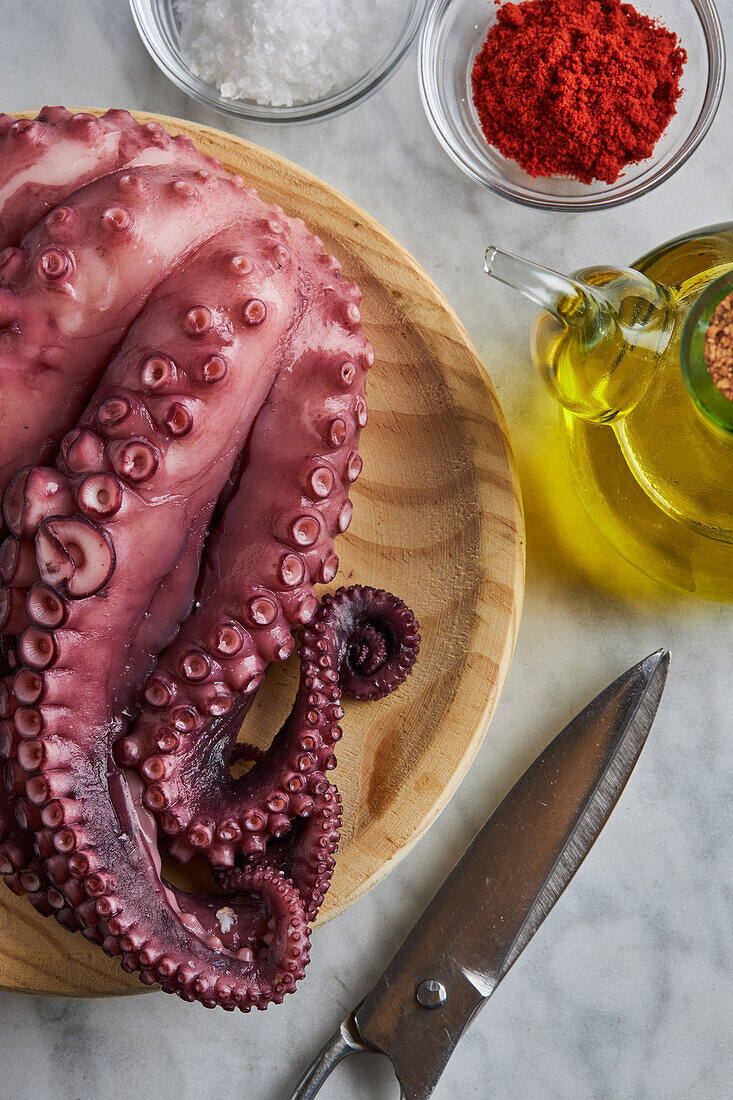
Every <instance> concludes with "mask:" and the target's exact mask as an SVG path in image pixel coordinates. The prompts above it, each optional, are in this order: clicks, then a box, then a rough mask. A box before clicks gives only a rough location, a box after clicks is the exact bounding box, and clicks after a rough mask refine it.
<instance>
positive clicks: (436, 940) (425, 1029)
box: [354, 650, 669, 1100]
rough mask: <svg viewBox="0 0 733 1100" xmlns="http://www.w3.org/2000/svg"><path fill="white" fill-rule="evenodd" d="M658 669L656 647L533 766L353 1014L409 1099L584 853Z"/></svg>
mask: <svg viewBox="0 0 733 1100" xmlns="http://www.w3.org/2000/svg"><path fill="white" fill-rule="evenodd" d="M668 665H669V653H667V652H664V651H661V650H660V651H659V652H658V653H654V654H652V655H651V656H650V657H647V658H646V659H645V660H643V661H640V662H639V664H638V665H635V666H634V667H633V668H631V669H629V670H628V672H625V673H624V674H623V676H620V677H619V679H618V680H616V681H614V683H613V684H611V685H610V686H609V687H608V688H606V690H605V691H603V692H602V693H601V694H600V695H599V696H597V697H596V698H595V699H594V700H593V702H591V703H589V705H588V706H587V707H586V708H585V709H584V710H583V711H581V713H580V714H579V715H578V716H577V717H576V718H574V719H573V721H572V722H570V724H569V725H568V726H566V727H565V729H564V730H563V731H562V733H560V734H559V735H558V736H557V737H556V738H555V740H554V741H553V742H552V743H551V744H550V745H549V746H548V747H547V748H546V749H545V751H544V752H543V753H542V754H541V755H540V756H539V757H538V758H537V760H535V762H534V763H533V764H532V765H531V766H530V768H529V769H528V770H527V771H526V772H525V773H524V775H523V776H522V778H521V779H520V780H519V781H518V782H517V783H516V785H515V786H514V788H513V789H512V790H511V791H510V793H509V794H508V795H507V797H506V798H505V799H504V801H503V802H502V803H501V805H500V806H499V808H498V809H497V810H496V811H495V812H494V814H492V816H491V817H490V818H489V820H488V821H487V822H486V824H485V825H484V827H483V828H482V829H481V831H480V832H479V833H478V835H477V836H476V838H475V839H474V840H473V842H472V843H471V845H470V847H469V848H468V849H467V851H466V852H465V854H464V855H463V857H462V858H461V859H460V860H459V862H458V863H457V864H456V866H455V867H454V869H453V871H451V873H450V875H449V876H448V878H447V879H446V881H445V882H444V883H443V885H442V886H441V888H440V890H439V891H438V893H437V894H436V896H435V897H434V898H433V900H432V902H431V903H430V905H429V906H428V908H427V909H426V910H425V912H424V913H423V915H422V916H421V917H420V919H419V920H418V922H417V924H416V925H415V927H414V928H413V929H412V931H411V932H410V933H409V935H408V937H407V939H406V940H405V941H404V943H403V944H402V946H401V947H400V948H399V950H398V951H397V954H396V955H395V957H394V959H393V960H392V962H391V963H390V964H389V966H388V967H387V969H386V971H385V972H384V974H383V975H382V977H381V978H380V979H379V981H378V982H377V984H376V986H375V987H374V989H373V990H372V992H371V993H370V994H369V996H368V997H367V998H366V1000H365V1001H364V1002H363V1003H362V1005H361V1006H360V1007H359V1009H358V1010H357V1012H356V1014H355V1017H354V1021H355V1024H356V1027H357V1029H358V1032H359V1034H360V1035H361V1037H362V1038H363V1039H364V1040H365V1041H366V1042H367V1043H369V1044H371V1046H373V1047H375V1048H376V1049H377V1050H381V1051H383V1052H384V1053H385V1054H387V1055H388V1056H389V1058H391V1060H392V1062H393V1064H394V1067H395V1072H396V1073H397V1077H398V1079H399V1081H400V1084H401V1086H402V1089H403V1093H404V1096H405V1097H406V1098H407V1100H423V1098H425V1097H429V1096H430V1095H431V1094H432V1092H433V1089H434V1088H435V1085H436V1084H437V1082H438V1079H439V1077H440V1074H441V1073H442V1071H443V1069H444V1068H445V1065H446V1063H447V1061H448V1059H449V1057H450V1055H451V1053H452V1052H453V1049H454V1048H455V1046H456V1044H457V1042H458V1040H459V1039H460V1037H461V1035H462V1034H463V1032H464V1030H465V1028H466V1026H467V1025H468V1023H469V1021H470V1020H471V1017H472V1016H473V1015H474V1013H475V1012H476V1011H477V1009H478V1008H479V1007H480V1006H481V1005H482V1004H483V1002H484V1001H485V1000H486V998H487V997H489V996H490V995H491V993H492V992H493V991H494V989H495V988H496V986H497V985H498V983H499V982H500V981H501V979H502V978H503V977H504V975H505V974H506V973H507V971H508V970H509V968H510V966H511V965H512V964H513V963H514V961H515V960H516V959H517V958H518V956H519V955H520V954H521V952H522V951H523V950H524V948H525V947H526V945H527V943H528V942H529V940H530V939H531V938H532V936H533V935H534V933H535V932H536V931H537V929H538V928H539V926H540V924H541V923H542V921H543V920H544V918H545V917H546V916H547V914H548V913H549V911H550V909H551V908H552V906H553V905H554V904H555V902H556V901H557V899H558V897H559V896H560V894H561V893H562V891H563V890H564V889H565V887H566V886H567V885H568V883H569V882H570V880H571V878H572V877H573V875H574V874H575V871H576V870H577V869H578V867H579V866H580V864H581V863H582V861H583V859H584V858H585V856H586V855H587V853H588V851H589V850H590V848H591V846H592V845H593V842H594V841H595V839H596V837H597V836H598V834H599V833H600V831H601V829H602V828H603V826H604V824H605V823H606V821H607V820H608V817H609V815H610V813H611V811H612V810H613V807H614V806H615V804H616V801H617V799H618V797H619V795H620V794H621V791H622V790H623V788H624V785H625V783H626V781H627V779H628V777H629V775H630V774H631V771H632V769H633V767H634V764H635V763H636V760H637V758H638V755H639V753H640V752H641V749H642V747H643V745H644V741H645V739H646V736H647V734H648V732H649V729H650V727H651V724H652V721H653V719H654V715H655V714H656V711H657V707H658V705H659V700H660V698H661V694H662V689H663V687H664V682H665V679H666V675H667V668H668ZM431 980H432V981H433V982H436V983H438V984H439V986H440V987H442V989H443V990H444V991H445V1002H444V1004H442V1005H438V1006H437V1007H433V1008H426V1007H423V1005H422V1004H421V1003H420V1002H419V1000H418V990H419V989H420V987H421V986H422V985H423V983H424V982H426V981H431ZM424 990H425V987H424V986H423V991H424ZM420 996H421V997H422V1000H423V1001H425V1000H430V996H425V993H424V992H423V993H422V994H421V995H420ZM440 998H441V993H440V989H438V990H437V993H436V992H433V994H432V999H437V1000H440Z"/></svg>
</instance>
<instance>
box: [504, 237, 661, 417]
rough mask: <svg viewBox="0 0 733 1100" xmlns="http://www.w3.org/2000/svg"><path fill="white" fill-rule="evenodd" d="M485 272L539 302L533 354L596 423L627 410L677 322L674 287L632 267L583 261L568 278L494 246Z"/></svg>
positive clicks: (571, 404) (566, 398)
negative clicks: (586, 265)
mask: <svg viewBox="0 0 733 1100" xmlns="http://www.w3.org/2000/svg"><path fill="white" fill-rule="evenodd" d="M484 271H485V272H486V274H487V275H489V276H490V277H491V278H493V279H498V280H499V281H500V282H502V283H505V284H506V285H508V286H511V287H513V288H514V289H515V290H518V291H520V292H521V293H522V294H524V295H525V296H526V297H528V298H530V299H531V300H532V301H534V302H535V303H536V304H537V305H539V306H540V312H539V313H538V315H537V317H536V319H535V322H534V326H533V330H532V360H533V362H534V364H535V366H536V367H537V369H538V371H539V373H540V376H541V377H542V379H543V380H544V382H545V384H546V385H547V387H548V389H549V390H550V392H551V393H552V395H553V397H555V399H556V400H557V401H559V402H560V404H561V405H563V406H564V407H565V408H566V409H568V410H569V411H570V412H572V413H574V414H575V415H576V416H580V417H582V418H583V419H585V420H590V421H593V422H595V423H606V424H607V423H612V422H614V421H617V420H621V419H623V418H624V417H625V416H627V415H628V413H629V412H630V411H631V410H632V409H633V408H634V407H635V406H636V405H637V404H638V402H639V401H640V400H641V398H642V397H643V395H644V394H645V392H646V391H647V389H648V387H649V385H650V384H651V382H652V380H653V378H654V375H655V373H656V370H657V367H658V365H659V358H660V356H661V355H662V354H663V352H664V350H665V349H666V347H667V346H668V344H669V340H670V338H671V335H672V331H673V329H674V325H675V304H674V300H673V296H672V294H671V292H670V291H669V290H668V288H666V287H663V286H660V285H659V284H657V283H655V282H653V281H652V280H651V279H649V278H647V276H646V275H643V274H642V273H641V272H639V271H635V270H634V269H633V268H615V267H594V268H585V269H583V270H582V271H579V272H576V274H575V275H574V276H573V277H568V276H566V275H562V274H560V273H559V272H558V271H553V270H551V269H550V268H546V267H542V266H540V265H539V264H536V263H534V262H533V261H531V260H526V259H524V258H523V257H521V256H515V255H512V254H511V253H510V252H505V251H504V250H503V249H501V248H497V247H496V246H494V245H491V246H489V248H487V250H486V253H485V257H484Z"/></svg>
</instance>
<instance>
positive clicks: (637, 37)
mask: <svg viewBox="0 0 733 1100" xmlns="http://www.w3.org/2000/svg"><path fill="white" fill-rule="evenodd" d="M724 75H725V46H724V42H723V33H722V29H721V25H720V19H719V17H718V13H717V11H716V8H715V4H714V3H713V0H638V8H637V7H635V6H632V4H630V3H627V2H624V0H517V2H516V3H512V2H503V0H434V2H433V4H432V7H431V8H430V10H429V11H428V13H427V16H426V19H425V22H424V24H423V30H422V36H421V43H420V91H421V96H422V100H423V105H424V107H425V111H426V113H427V116H428V120H429V122H430V124H431V126H432V128H433V130H434V132H435V135H436V137H437V138H438V140H439V141H440V143H441V144H442V145H443V147H444V148H445V149H446V151H447V152H448V153H449V154H450V156H451V157H452V158H453V160H454V161H455V162H456V164H457V165H458V166H459V167H460V168H462V169H463V171H464V172H466V173H467V175H469V176H471V177H472V178H473V179H474V180H476V181H477V182H478V183H480V184H482V185H483V186H484V187H486V188H488V189H489V190H492V191H494V192H496V193H497V194H499V195H502V196H503V197H504V198H507V199H512V200H514V201H515V202H521V203H524V204H526V205H528V206H535V207H540V208H544V209H546V210H568V211H579V210H599V209H603V208H606V207H610V206H616V205H618V204H619V203H623V202H628V201H630V200H631V199H634V198H637V197H638V196H639V195H643V194H645V193H646V192H647V191H650V190H651V189H652V188H654V187H656V186H658V185H659V184H660V183H662V182H663V181H664V180H666V179H668V178H669V177H670V176H671V175H672V174H673V173H674V172H676V171H677V169H678V168H679V167H680V166H681V165H682V164H684V162H685V161H686V160H687V158H688V157H689V156H690V155H691V153H692V152H693V151H694V150H695V149H696V148H697V146H698V145H699V144H700V142H701V141H702V139H703V138H704V136H705V134H706V133H707V131H708V129H709V128H710V125H711V123H712V121H713V118H714V117H715V112H716V110H717V108H718V104H719V103H720V98H721V95H722V91H723V81H724Z"/></svg>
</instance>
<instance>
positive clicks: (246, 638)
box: [117, 279, 371, 866]
mask: <svg viewBox="0 0 733 1100" xmlns="http://www.w3.org/2000/svg"><path fill="white" fill-rule="evenodd" d="M323 299H324V300H323V305H322V311H323V315H322V317H321V318H319V315H318V309H317V308H314V307H312V308H311V311H310V314H309V319H308V322H307V323H304V326H303V328H302V329H301V331H300V332H299V334H298V340H299V341H305V344H306V349H307V348H309V347H312V346H315V347H317V348H318V349H319V350H318V352H311V351H309V350H305V351H304V353H303V355H302V357H301V358H300V360H299V361H298V362H296V363H295V364H294V366H293V368H292V370H290V371H289V372H287V373H286V374H283V375H282V376H281V377H280V378H279V379H278V380H277V381H276V383H275V385H274V386H273V389H272V391H271V393H270V395H269V397H268V401H267V403H266V404H265V405H264V406H263V409H262V410H261V412H260V413H259V415H258V417H257V420H256V421H255V425H254V428H253V431H252V434H251V436H250V439H249V442H248V447H247V462H246V465H245V468H244V470H243V472H242V474H241V479H240V483H239V487H238V490H237V492H236V494H235V496H234V497H233V498H232V500H231V501H230V503H229V505H228V507H227V508H226V511H225V513H224V516H223V518H222V520H221V521H220V523H219V525H218V527H217V529H216V530H215V532H214V533H213V534H212V536H211V538H210V540H209V543H208V546H207V551H206V554H205V559H204V564H203V569H202V583H201V586H200V589H199V592H198V600H199V603H200V604H201V609H200V610H199V611H198V612H197V614H196V615H195V616H192V617H191V619H189V620H188V621H187V622H186V623H184V625H183V627H182V629H181V631H180V633H179V635H178V637H177V638H176V640H175V642H174V643H173V645H172V646H171V647H170V648H169V650H166V651H165V652H164V653H163V654H162V655H161V657H160V659H159V661H158V665H157V668H156V672H155V674H154V676H153V678H152V679H151V681H150V683H149V684H148V686H147V688H146V705H145V706H144V707H143V709H142V712H141V714H140V716H139V717H138V719H137V721H136V723H135V725H134V727H133V728H132V729H131V731H130V733H129V734H128V735H127V737H126V738H125V739H124V741H123V742H122V743H121V744H120V745H119V746H118V748H117V752H118V759H119V760H121V761H122V762H124V763H125V764H128V765H132V766H135V767H136V768H137V770H138V771H139V773H140V775H141V778H142V779H143V782H144V783H145V785H146V793H145V801H146V805H147V806H148V807H149V808H150V809H152V810H153V811H154V812H156V813H157V814H158V816H159V818H160V820H161V822H162V825H163V828H164V829H165V830H166V831H167V832H168V833H169V834H170V835H171V836H172V837H174V839H173V840H172V841H171V844H170V853H171V855H172V856H174V858H176V859H179V860H181V861H185V860H186V859H189V858H190V857H191V856H192V855H194V854H195V853H197V852H202V851H206V852H207V853H208V855H209V856H210V858H211V859H212V861H213V862H214V863H215V865H217V866H228V865H231V863H232V862H233V859H234V857H235V855H236V853H237V852H241V853H243V854H245V855H252V854H256V853H257V852H259V851H262V850H263V849H264V845H265V843H266V840H267V838H268V836H270V835H278V832H279V831H280V830H282V829H284V828H285V827H286V825H287V827H289V824H288V822H289V819H288V818H284V817H283V811H282V810H278V809H277V807H278V806H280V804H281V803H282V805H283V807H285V806H287V805H288V804H289V802H294V804H297V801H298V800H297V799H293V798H289V797H288V796H287V794H283V792H281V791H276V790H275V788H273V791H272V797H271V798H270V799H269V802H270V804H271V805H270V808H269V809H268V806H267V804H266V803H267V801H268V799H267V796H266V795H265V796H264V797H263V798H262V799H261V800H260V802H259V803H258V804H257V805H254V804H251V805H250V804H249V802H247V804H246V805H245V806H241V805H240V804H239V801H240V792H239V787H238V786H237V784H236V783H235V782H234V781H233V779H232V777H231V775H230V774H229V772H228V767H229V765H230V764H231V752H232V743H233V741H234V739H235V738H236V730H237V728H238V724H239V723H240V722H241V720H242V718H243V717H244V714H245V713H246V710H247V709H248V706H249V703H250V702H251V698H252V694H253V693H254V692H255V691H256V689H257V687H258V686H259V684H260V682H261V680H262V676H263V673H264V671H265V669H266V667H267V665H268V664H269V663H270V661H272V660H282V659H284V658H286V657H287V656H289V655H290V653H291V652H292V650H293V646H294V643H293V640H292V637H291V633H290V631H291V628H292V627H295V626H298V625H300V624H301V623H303V622H307V621H309V620H310V619H311V618H312V616H313V614H314V612H315V609H316V607H317V601H316V598H315V595H314V589H313V585H314V583H315V582H317V581H320V582H323V581H330V580H332V579H333V576H334V575H335V572H336V569H337V565H338V560H337V558H336V555H335V553H334V550H333V543H334V538H335V537H336V536H337V535H338V534H339V533H340V532H342V531H343V530H345V529H346V527H347V526H348V522H349V520H350V518H351V505H350V502H349V500H348V488H349V486H350V484H351V483H352V482H353V480H354V479H355V477H356V476H357V475H358V472H359V470H360V468H361V463H360V459H359V455H358V439H359V432H360V429H361V426H362V422H363V420H364V418H365V415H366V403H365V400H364V383H365V377H366V370H367V368H368V366H369V363H370V359H371V356H370V348H369V345H367V344H366V341H365V340H364V338H363V335H361V332H360V330H358V331H356V330H355V323H354V322H353V321H349V320H348V313H347V310H348V306H349V305H352V304H353V290H352V289H350V288H345V289H344V290H339V291H337V289H336V287H334V286H333V284H332V280H330V279H329V280H327V283H326V288H325V290H324V295H323ZM334 299H335V301H334ZM317 304H318V303H317V302H316V306H317ZM334 314H335V317H336V320H337V321H339V320H340V321H341V324H340V325H339V324H337V325H334V324H333V323H328V322H330V319H331V318H332V317H333V315H334ZM345 318H346V321H345V323H344V319H345ZM316 326H319V328H318V329H317V328H316ZM304 390H305V392H308V393H309V394H310V401H309V404H308V408H307V410H306V411H305V412H304V409H303V401H302V392H303V391H304ZM284 435H288V436H289V438H290V446H289V448H288V451H287V454H286V455H284V456H283V457H275V456H273V455H272V451H271V447H270V440H271V439H272V438H273V437H274V438H277V437H278V436H284ZM275 501H276V502H277V505H278V506H277V508H276V510H275V520H274V523H273V518H272V514H273V502H275ZM332 709H333V708H332ZM335 709H339V708H335ZM161 743H162V744H163V745H164V751H162V752H161V749H160V744H161ZM203 745H208V746H210V747H209V748H208V750H207V752H206V754H205V755H206V756H207V757H211V758H214V757H215V758H216V759H217V760H218V762H219V766H218V767H217V768H216V769H215V770H214V769H213V768H212V767H211V765H210V764H209V765H208V766H207V768H206V774H207V780H203V779H202V777H201V776H199V777H197V781H196V783H194V784H193V785H192V782H191V774H190V773H191V769H192V763H191V761H192V759H194V758H197V757H199V756H200V754H201V751H202V746H203ZM291 766H295V765H294V763H293V764H292V765H291ZM222 784H223V786H222ZM275 787H276V785H275ZM308 799H310V795H309V796H308ZM214 805H216V811H214V808H213V807H214ZM273 807H275V808H273ZM273 830H274V832H273Z"/></svg>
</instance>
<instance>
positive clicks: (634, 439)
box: [485, 224, 733, 601]
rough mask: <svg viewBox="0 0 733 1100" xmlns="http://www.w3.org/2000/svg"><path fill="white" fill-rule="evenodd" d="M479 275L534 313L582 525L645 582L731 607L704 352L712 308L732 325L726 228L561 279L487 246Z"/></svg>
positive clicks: (732, 230)
mask: <svg viewBox="0 0 733 1100" xmlns="http://www.w3.org/2000/svg"><path fill="white" fill-rule="evenodd" d="M485 271H486V273H487V274H488V275H490V276H492V277H493V278H496V279H499V280H500V281H501V282H504V283H506V284H508V285H509V286H512V287H514V288H515V289H517V290H520V291H522V292H523V293H524V294H525V295H527V296H528V297H529V298H531V299H533V300H534V301H535V302H536V303H537V304H538V305H539V306H540V307H541V309H540V312H539V313H538V314H537V316H536V318H535V321H534V325H533V328H532V335H531V352H532V359H533V362H534V364H535V366H536V367H537V369H538V371H539V373H540V375H541V377H542V378H543V380H544V382H545V384H546V386H547V387H548V389H549V390H550V392H551V393H552V395H553V396H554V397H555V398H556V400H557V401H558V402H559V403H560V405H561V428H562V434H563V437H564V441H565V445H566V453H567V457H568V459H569V463H570V469H571V473H572V478H573V481H574V482H575V486H576V488H577V490H578V492H579V494H580V497H581V500H582V501H583V504H584V505H585V508H586V510H587V511H588V513H589V514H590V516H591V518H592V519H593V520H594V522H595V523H596V525H597V526H598V527H599V528H600V529H601V531H602V532H603V534H604V535H605V536H606V537H607V538H608V539H609V541H610V542H611V543H612V544H613V545H614V546H615V547H616V549H617V550H619V551H620V552H621V553H622V554H623V555H624V556H625V557H626V558H627V559H628V560H630V561H632V562H633V563H634V564H635V565H636V566H638V567H639V568H640V569H641V570H642V571H644V572H645V573H647V574H648V575H650V576H652V577H654V578H656V579H658V580H662V581H665V582H667V583H669V584H672V585H674V586H676V587H677V588H681V589H683V590H685V591H687V592H689V593H692V594H694V595H697V596H701V597H703V598H706V599H713V600H729V601H733V389H731V388H730V387H729V386H728V383H727V382H725V381H721V379H720V378H719V377H718V378H717V383H716V380H714V377H713V373H714V372H711V370H710V369H709V354H708V353H709V348H710V344H709V340H710V336H709V335H708V344H707V345H706V334H708V329H710V326H711V321H712V319H713V317H714V316H715V317H716V318H717V317H720V316H722V314H721V310H720V309H719V308H718V307H719V306H720V307H721V309H723V310H725V309H727V308H728V305H730V306H731V315H732V316H733V298H731V299H730V302H729V303H726V299H728V297H729V296H730V295H733V224H727V225H719V226H713V227H711V228H709V229H702V230H699V231H698V232H696V233H692V234H688V235H686V236H683V237H679V238H676V239H675V240H673V241H670V242H668V243H667V244H665V245H662V246H661V247H660V248H658V249H655V250H654V251H653V252H651V253H648V254H647V255H646V256H644V257H643V258H642V259H641V260H639V261H638V262H637V263H636V264H635V265H634V266H633V267H631V268H612V267H591V268H584V269H583V270H581V271H578V272H576V273H575V275H574V276H573V277H571V278H568V277H566V276H564V275H560V274H559V273H557V272H555V271H551V270H549V269H546V268H542V267H540V266H538V265H537V264H534V263H532V262H530V261H529V260H524V259H521V258H519V257H517V256H513V255H511V254H509V253H507V252H503V251H502V250H501V249H499V248H494V247H490V248H489V249H487V252H486V261H485ZM721 303H724V305H723V306H721ZM716 310H717V311H718V312H717V313H716ZM711 332H712V330H711ZM731 337H732V338H733V332H732V333H731ZM706 346H707V348H708V352H706ZM731 354H733V351H732V353H731ZM706 355H707V358H706ZM726 387H728V388H726Z"/></svg>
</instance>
